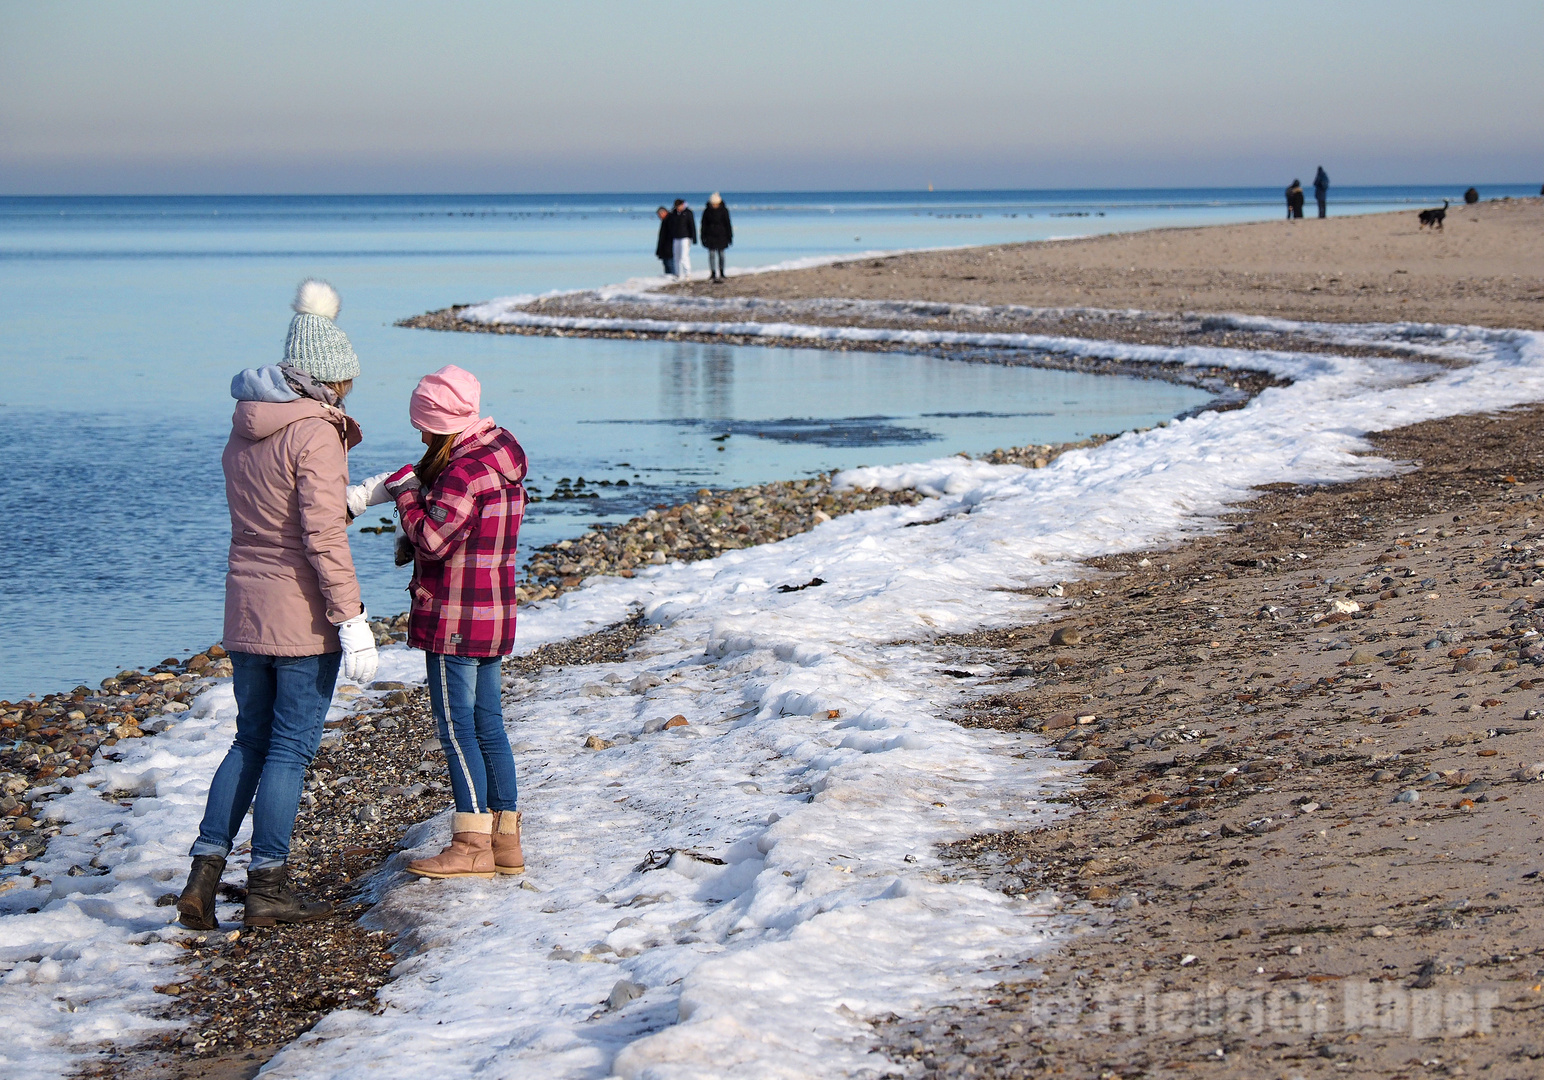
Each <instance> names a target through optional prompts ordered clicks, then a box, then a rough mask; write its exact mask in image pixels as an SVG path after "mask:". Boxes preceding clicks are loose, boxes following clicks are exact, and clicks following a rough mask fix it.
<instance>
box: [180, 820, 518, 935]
mask: <svg viewBox="0 0 1544 1080" xmlns="http://www.w3.org/2000/svg"><path fill="white" fill-rule="evenodd" d="M519 849H520V843H519V841H518V840H517V841H516V842H515V850H516V851H518V850H519ZM223 873H225V856H223V855H195V856H193V869H192V870H191V871H189V873H188V884H187V886H186V887H184V888H183V890H182V895H181V896H179V897H178V898H177V921H178V922H180V923H182V925H183V926H186V927H187V928H188V929H190V930H218V929H219V928H220V923H219V920H218V919H216V918H215V913H214V894H215V890H216V889H218V888H219V887H220V875H221V874H223Z"/></svg>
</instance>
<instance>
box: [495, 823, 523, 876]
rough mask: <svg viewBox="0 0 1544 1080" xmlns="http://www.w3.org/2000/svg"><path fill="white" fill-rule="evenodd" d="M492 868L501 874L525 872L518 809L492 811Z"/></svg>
mask: <svg viewBox="0 0 1544 1080" xmlns="http://www.w3.org/2000/svg"><path fill="white" fill-rule="evenodd" d="M493 822H494V824H493V868H494V869H495V870H497V871H498V872H499V873H501V874H523V873H525V852H523V851H521V850H520V811H518V810H495V811H494V812H493Z"/></svg>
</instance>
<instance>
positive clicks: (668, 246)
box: [654, 206, 675, 275]
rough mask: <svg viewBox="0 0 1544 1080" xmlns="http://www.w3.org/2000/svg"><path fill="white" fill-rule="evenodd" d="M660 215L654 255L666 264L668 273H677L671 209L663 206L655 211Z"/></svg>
mask: <svg viewBox="0 0 1544 1080" xmlns="http://www.w3.org/2000/svg"><path fill="white" fill-rule="evenodd" d="M654 212H655V213H656V214H657V215H659V239H658V240H657V241H655V243H654V257H655V258H656V259H658V260H659V261H660V262H662V263H664V264H665V273H666V274H667V275H670V274H674V273H675V251H674V241H675V235H674V233H673V232H672V229H671V221H670V211H669V210H666V209H665V208H664V207H663V206H661V207H660V208H659V209H658V210H656V211H654Z"/></svg>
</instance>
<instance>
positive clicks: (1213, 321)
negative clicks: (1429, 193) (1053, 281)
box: [456, 287, 1533, 379]
mask: <svg viewBox="0 0 1544 1080" xmlns="http://www.w3.org/2000/svg"><path fill="white" fill-rule="evenodd" d="M548 295H551V296H557V295H574V294H569V293H564V294H556V293H554V294H548ZM595 295H596V297H597V298H598V299H602V300H619V301H624V302H629V303H642V304H648V305H651V306H657V307H660V308H662V309H667V310H668V309H671V308H679V309H684V310H686V311H688V312H690V313H692V314H696V315H707V316H711V315H714V314H719V315H734V314H739V315H741V316H744V315H748V314H752V313H754V312H755V311H756V310H757V309H758V308H762V307H767V306H769V305H768V304H767V302H765V301H757V300H755V299H754V298H718V297H697V296H675V295H661V294H656V293H652V292H649V291H646V290H640V289H631V288H628V289H624V288H622V287H617V289H615V290H600V291H597V292H596V293H595ZM535 299H538V298H537V297H534V296H528V295H522V296H510V297H505V298H503V299H499V300H490V301H488V302H486V303H483V304H474V305H471V306H468V307H465V308H461V309H460V310H459V311H457V312H456V318H458V319H461V320H462V321H464V322H472V323H482V324H484V325H488V326H528V327H533V328H542V329H552V330H569V331H580V332H584V331H591V332H612V333H616V332H626V331H631V332H633V333H648V334H697V335H706V336H718V337H730V336H733V337H739V338H747V337H749V338H761V339H764V340H767V341H776V342H787V343H790V344H798V343H799V342H832V341H837V342H844V341H845V342H854V343H869V344H872V343H888V344H899V345H913V346H916V347H917V348H927V347H936V346H955V347H964V348H978V349H1004V350H1024V351H1030V352H1040V353H1056V354H1058V355H1061V356H1074V357H1081V358H1088V359H1104V360H1122V361H1132V362H1138V363H1179V364H1184V365H1186V366H1190V367H1207V366H1218V367H1230V368H1234V369H1237V370H1252V371H1264V372H1267V373H1269V374H1272V375H1276V376H1279V377H1281V378H1286V379H1300V378H1307V377H1310V376H1312V375H1313V374H1314V373H1315V372H1318V371H1322V370H1326V369H1327V365H1328V361H1327V360H1326V358H1325V357H1323V356H1322V355H1320V354H1317V353H1311V354H1310V353H1302V352H1282V351H1272V350H1260V349H1242V348H1238V349H1224V348H1216V347H1211V346H1165V345H1136V344H1126V343H1116V342H1109V341H1099V340H1096V339H1090V338H1082V337H1071V336H1067V335H1054V334H1026V333H1011V332H989V331H960V330H908V329H901V328H892V327H872V326H831V325H825V324H813V323H798V322H786V321H785V322H762V321H753V320H750V319H745V318H743V317H742V318H741V319H740V320H737V321H736V320H731V319H726V318H717V319H715V318H696V319H673V318H666V317H661V318H605V317H598V316H578V315H544V314H540V313H537V312H532V311H529V310H527V306H528V305H529V304H530V303H531V302H532V301H533V300H535ZM776 306H777V307H780V308H799V307H801V306H807V307H808V308H809V309H810V311H811V312H816V313H819V314H822V315H827V316H832V317H841V316H843V315H848V316H858V315H862V316H865V317H877V316H883V315H886V314H896V315H907V316H916V315H961V316H980V315H984V314H998V315H1003V314H1008V315H1012V314H1015V313H1019V314H1023V315H1025V316H1049V315H1060V314H1066V313H1067V312H1068V311H1070V310H1073V309H1063V308H1016V307H1001V308H991V307H983V306H980V305H972V304H938V303H931V302H926V303H924V302H920V301H878V300H846V299H839V300H811V301H796V302H784V301H779V302H777V304H776ZM1090 310H1092V309H1090ZM662 314H663V312H662ZM1100 314H1119V315H1120V316H1122V317H1129V318H1136V317H1140V316H1141V314H1142V313H1140V312H1120V313H1109V312H1102V311H1101V312H1100ZM1205 326H1206V327H1207V328H1208V329H1211V328H1220V327H1236V328H1238V329H1242V330H1254V331H1262V330H1264V331H1280V332H1287V333H1294V334H1298V335H1300V336H1302V337H1304V338H1307V339H1310V340H1318V341H1324V342H1326V343H1328V344H1331V345H1341V346H1353V345H1354V346H1384V347H1388V348H1394V349H1398V350H1399V351H1400V352H1402V353H1405V354H1408V355H1415V356H1422V355H1424V356H1429V357H1431V358H1432V359H1443V360H1456V361H1461V362H1465V363H1467V362H1471V361H1474V360H1478V359H1483V358H1486V357H1498V356H1501V355H1502V354H1504V353H1508V352H1516V351H1517V350H1519V349H1521V348H1524V347H1525V346H1526V344H1527V343H1528V342H1529V341H1531V340H1532V338H1531V337H1530V335H1531V334H1532V333H1533V332H1532V331H1526V330H1490V329H1486V328H1484V327H1472V326H1441V325H1436V324H1431V323H1398V324H1392V325H1389V324H1375V323H1363V324H1335V323H1311V322H1292V321H1289V320H1286V319H1268V318H1260V317H1254V316H1246V315H1218V316H1207V317H1206V319H1205ZM1321 361H1322V362H1321Z"/></svg>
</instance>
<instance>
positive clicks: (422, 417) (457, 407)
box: [407, 364, 482, 435]
mask: <svg viewBox="0 0 1544 1080" xmlns="http://www.w3.org/2000/svg"><path fill="white" fill-rule="evenodd" d="M481 401H482V384H481V383H479V382H478V381H477V376H475V375H473V374H472V373H471V372H470V371H463V370H462V369H460V368H458V367H456V365H454V364H447V365H446V366H445V367H442V368H440V370H438V371H436V372H434V373H433V374H430V375H425V376H424V377H423V378H421V379H419V380H418V386H417V387H416V388H415V389H414V390H413V397H412V399H411V400H410V401H409V402H408V406H407V416H408V419H409V420H411V421H412V422H413V426H414V427H415V428H417V429H418V430H419V431H427V432H428V433H429V434H431V435H451V434H454V433H456V432H460V431H465V430H466V429H467V428H469V427H471V426H472V425H473V424H475V423H477V413H478V405H480V404H481Z"/></svg>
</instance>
